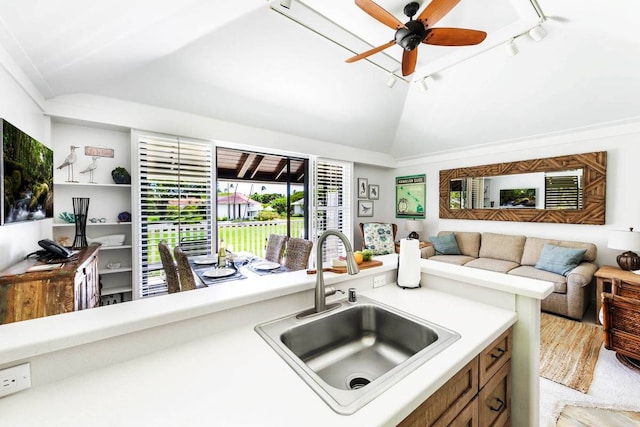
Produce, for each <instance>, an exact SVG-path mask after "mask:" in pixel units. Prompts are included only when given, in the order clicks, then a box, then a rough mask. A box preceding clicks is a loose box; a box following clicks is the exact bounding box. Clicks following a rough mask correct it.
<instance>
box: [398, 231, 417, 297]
mask: <svg viewBox="0 0 640 427" xmlns="http://www.w3.org/2000/svg"><path fill="white" fill-rule="evenodd" d="M398 286H400V287H401V288H419V287H420V242H419V241H418V239H400V254H399V255H398Z"/></svg>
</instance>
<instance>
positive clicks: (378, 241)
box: [362, 222, 396, 255]
mask: <svg viewBox="0 0 640 427" xmlns="http://www.w3.org/2000/svg"><path fill="white" fill-rule="evenodd" d="M362 234H363V240H364V248H365V249H369V250H371V251H373V254H374V255H386V254H392V253H395V251H396V245H395V242H394V241H393V224H383V223H376V222H368V223H365V224H363V225H362Z"/></svg>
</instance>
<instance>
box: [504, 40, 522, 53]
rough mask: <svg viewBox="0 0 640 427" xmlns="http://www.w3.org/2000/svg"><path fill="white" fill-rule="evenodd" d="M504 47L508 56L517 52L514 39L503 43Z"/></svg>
mask: <svg viewBox="0 0 640 427" xmlns="http://www.w3.org/2000/svg"><path fill="white" fill-rule="evenodd" d="M505 48H506V50H507V55H509V56H516V55H517V54H518V52H519V50H518V46H516V42H515V39H511V40H509V41H508V42H507V44H506V45H505Z"/></svg>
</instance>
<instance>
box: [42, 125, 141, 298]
mask: <svg viewBox="0 0 640 427" xmlns="http://www.w3.org/2000/svg"><path fill="white" fill-rule="evenodd" d="M51 129H52V145H53V150H54V163H55V165H56V166H57V165H60V164H62V163H63V161H64V159H65V158H66V157H67V156H68V155H69V147H70V146H71V145H74V146H76V147H78V148H77V149H76V151H75V154H76V162H75V163H74V165H73V166H74V174H73V179H74V180H75V181H79V182H66V181H67V179H68V178H69V177H68V170H67V169H66V168H63V169H55V170H54V177H53V178H54V179H53V180H54V223H53V239H54V240H58V239H63V238H66V239H68V241H69V240H70V241H72V242H73V240H74V238H75V236H74V235H75V223H73V222H72V223H68V222H64V221H62V220H61V219H60V217H59V215H60V214H61V213H62V212H69V213H73V198H74V197H87V198H89V211H88V212H87V219H88V220H87V238H88V239H91V240H94V239H97V238H99V237H102V236H107V235H112V234H124V236H125V239H124V244H123V245H119V246H104V245H103V246H101V247H100V252H99V263H98V271H99V274H100V282H101V284H102V296H111V295H114V294H119V295H120V296H121V298H119V301H118V302H122V301H128V300H131V299H132V298H133V293H132V289H133V287H132V284H133V278H134V277H135V272H134V271H135V268H134V266H133V265H132V259H133V253H132V251H133V247H132V244H131V242H132V233H133V224H132V222H130V221H127V222H120V221H118V216H119V214H120V213H122V212H129V213H131V211H132V209H131V207H132V197H131V189H132V186H131V184H116V183H115V182H113V178H112V177H111V171H112V170H113V169H115V168H116V167H124V168H125V169H127V170H128V171H131V132H130V131H128V130H121V129H105V128H100V127H95V126H92V125H91V124H89V123H87V124H86V125H84V124H78V123H69V122H66V121H57V120H55V119H54V120H53V122H52V128H51ZM87 146H92V147H103V148H110V149H113V157H99V158H98V159H97V161H96V162H97V168H96V169H95V170H94V172H93V176H92V177H91V176H89V174H88V173H84V174H82V173H80V171H82V170H84V169H85V168H86V167H87V166H88V165H89V164H90V163H91V162H92V158H91V156H90V155H86V154H85V147H87ZM89 180H93V181H95V183H92V182H89ZM91 218H95V219H98V220H99V219H102V218H104V219H105V222H91V221H90V220H91ZM109 263H120V265H121V266H122V267H121V268H107V265H108V264H109Z"/></svg>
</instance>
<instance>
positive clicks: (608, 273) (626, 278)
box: [595, 265, 640, 322]
mask: <svg viewBox="0 0 640 427" xmlns="http://www.w3.org/2000/svg"><path fill="white" fill-rule="evenodd" d="M595 276H596V320H597V321H598V322H600V318H599V315H600V308H601V307H602V297H601V295H602V292H611V290H612V284H613V282H614V281H620V282H625V283H629V284H631V285H637V286H640V275H639V274H635V273H632V272H630V271H626V270H623V269H621V268H620V267H615V266H612V265H605V266H602V267H600V268H599V269H598V271H596V273H595Z"/></svg>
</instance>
